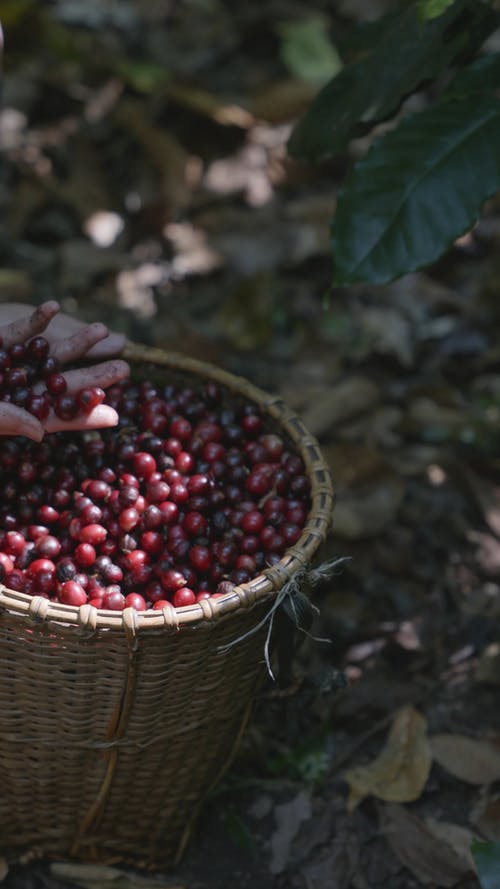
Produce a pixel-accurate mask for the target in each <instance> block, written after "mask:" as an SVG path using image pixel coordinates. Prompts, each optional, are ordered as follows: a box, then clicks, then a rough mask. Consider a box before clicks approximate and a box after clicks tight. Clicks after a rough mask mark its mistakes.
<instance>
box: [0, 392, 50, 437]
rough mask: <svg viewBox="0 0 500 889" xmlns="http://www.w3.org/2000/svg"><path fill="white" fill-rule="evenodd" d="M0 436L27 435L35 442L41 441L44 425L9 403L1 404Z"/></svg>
mask: <svg viewBox="0 0 500 889" xmlns="http://www.w3.org/2000/svg"><path fill="white" fill-rule="evenodd" d="M0 435H26V436H27V438H32V439H33V441H41V440H42V438H43V435H44V429H43V426H42V424H41V423H40V422H39V421H38V420H37V419H36V417H34V416H33V415H32V414H29V413H28V411H24V410H23V409H22V408H20V407H17V406H16V405H15V404H11V403H10V402H8V401H2V402H0Z"/></svg>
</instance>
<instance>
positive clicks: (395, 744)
mask: <svg viewBox="0 0 500 889" xmlns="http://www.w3.org/2000/svg"><path fill="white" fill-rule="evenodd" d="M431 765H432V755H431V749H430V746H429V741H428V738H427V722H426V720H425V718H424V717H423V716H422V715H421V714H420V713H418V712H417V710H415V709H414V708H413V707H411V706H406V707H402V708H401V710H399V712H398V713H397V715H396V717H395V719H394V721H393V723H392V726H391V729H390V732H389V736H388V738H387V742H386V745H385V747H384V748H383V750H382V751H381V753H380V754H379V755H378V756H377V758H376V759H374V760H373V762H371V763H368V765H366V766H358V767H357V768H354V769H349V771H347V772H346V773H345V775H344V778H345V780H346V781H347V783H348V784H349V787H350V793H349V799H348V802H347V808H348V811H349V812H352V810H353V809H354V808H355V807H356V806H357V805H358V803H359V802H360V801H361V800H362V799H364V797H365V796H369V795H370V794H373V795H374V796H376V797H378V798H379V799H382V800H385V801H387V802H411V801H412V800H416V799H418V797H419V796H420V794H421V793H422V790H423V788H424V786H425V783H426V781H427V778H428V776H429V772H430V769H431Z"/></svg>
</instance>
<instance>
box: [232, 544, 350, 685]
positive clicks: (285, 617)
mask: <svg viewBox="0 0 500 889" xmlns="http://www.w3.org/2000/svg"><path fill="white" fill-rule="evenodd" d="M349 561H350V557H349V556H341V557H340V558H338V559H334V560H333V561H330V562H323V563H322V564H321V565H318V567H317V568H300V569H299V570H298V571H296V572H295V574H293V575H292V576H291V577H290V578H289V580H287V581H286V583H285V584H284V585H283V586H282V587H281V589H280V590H279V592H278V593H277V595H276V598H275V600H274V602H273V604H272V605H271V607H270V609H269V611H268V612H267V614H265V615H264V617H263V618H262V620H261V621H259V623H258V624H257V625H256V626H254V627H252V629H251V630H249V631H248V632H247V633H243V635H242V636H238V637H237V638H236V639H232V640H231V642H228V643H227V645H221V646H219V648H218V649H217V650H218V651H219V652H220V653H221V654H224V653H226V652H228V651H230V650H231V649H232V648H234V646H235V645H238V644H239V643H240V642H243V640H244V639H248V638H249V637H250V636H254V635H255V633H258V632H259V630H261V629H262V627H263V626H265V625H266V623H267V622H269V626H268V628H267V633H266V641H265V643H264V660H265V662H266V667H267V672H268V674H269V676H270V678H271V679H272V680H273V682H276V679H277V678H278V681H279V684H280V685H282V684H286V681H287V679H288V677H289V675H290V669H291V664H292V661H293V657H294V654H295V651H296V649H297V647H298V646H297V642H296V640H295V638H294V637H295V635H296V634H295V630H298V631H299V632H301V633H303V634H304V636H307V637H309V638H310V639H313V640H314V642H323V643H326V644H328V645H331V644H332V640H331V639H325V638H320V637H318V636H312V635H311V633H310V632H309V628H310V627H311V624H312V622H313V619H314V616H315V615H317V614H319V608H318V607H317V606H316V605H313V603H312V602H311V600H310V598H309V593H310V592H311V591H312V590H314V589H315V588H316V587H317V586H318V585H319V584H321V583H325V582H327V581H328V580H331V579H332V577H334V576H335V575H336V574H338V573H339V571H338V568H339V567H340V565H343V564H344V562H349ZM276 621H278V624H277V625H276V624H275V622H276ZM273 629H274V630H275V632H274V634H273ZM271 643H274V645H275V647H276V653H277V658H278V666H279V672H278V677H276V676H275V675H274V672H273V669H272V667H271V655H270V650H271Z"/></svg>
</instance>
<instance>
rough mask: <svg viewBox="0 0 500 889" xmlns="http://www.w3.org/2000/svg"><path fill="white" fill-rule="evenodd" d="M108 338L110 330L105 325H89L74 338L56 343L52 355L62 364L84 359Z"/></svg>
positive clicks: (75, 334) (83, 327)
mask: <svg viewBox="0 0 500 889" xmlns="http://www.w3.org/2000/svg"><path fill="white" fill-rule="evenodd" d="M107 336H108V328H107V327H106V326H105V325H104V324H100V323H99V322H97V323H96V324H87V325H84V326H82V327H81V328H80V329H79V330H77V331H76V333H74V334H72V336H69V337H66V338H65V339H62V340H59V341H56V342H54V344H53V346H52V349H51V355H52V356H53V357H54V358H57V360H58V361H60V362H61V363H62V364H65V363H67V362H68V361H76V360H77V358H83V356H85V355H86V354H87V352H88V351H89V349H91V348H92V346H95V345H96V343H99V342H100V341H101V340H103V339H105V338H106V337H107Z"/></svg>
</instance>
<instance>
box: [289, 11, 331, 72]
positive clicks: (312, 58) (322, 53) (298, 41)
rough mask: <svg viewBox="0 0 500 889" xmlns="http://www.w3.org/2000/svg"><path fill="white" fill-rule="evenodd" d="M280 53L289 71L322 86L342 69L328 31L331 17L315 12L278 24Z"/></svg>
mask: <svg viewBox="0 0 500 889" xmlns="http://www.w3.org/2000/svg"><path fill="white" fill-rule="evenodd" d="M279 32H280V34H281V38H282V43H281V57H282V59H283V62H284V63H285V65H286V67H287V68H288V70H289V72H290V74H292V75H293V76H294V77H297V78H298V79H299V80H305V81H306V82H307V83H312V84H316V86H323V84H324V83H326V81H327V80H329V79H330V78H331V77H334V76H335V75H336V74H337V73H338V72H339V71H340V69H341V67H342V62H341V61H340V58H339V55H338V53H337V50H336V49H335V47H334V46H333V44H332V42H331V40H330V37H329V35H328V19H326V18H325V16H322V15H313V16H311V17H310V18H307V19H303V20H302V21H300V22H284V23H283V24H281V25H280V26H279Z"/></svg>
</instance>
